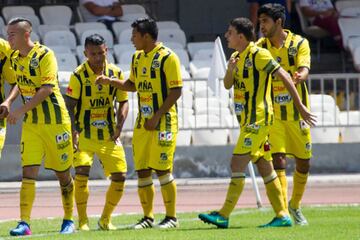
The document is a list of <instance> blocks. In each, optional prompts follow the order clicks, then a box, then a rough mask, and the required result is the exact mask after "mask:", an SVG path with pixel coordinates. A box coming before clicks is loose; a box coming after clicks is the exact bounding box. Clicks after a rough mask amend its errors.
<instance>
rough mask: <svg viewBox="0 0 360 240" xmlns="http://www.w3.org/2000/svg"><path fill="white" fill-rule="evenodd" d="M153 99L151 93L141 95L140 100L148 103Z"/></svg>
mask: <svg viewBox="0 0 360 240" xmlns="http://www.w3.org/2000/svg"><path fill="white" fill-rule="evenodd" d="M151 101H152V96H151V95H149V96H141V97H140V102H142V103H148V102H151Z"/></svg>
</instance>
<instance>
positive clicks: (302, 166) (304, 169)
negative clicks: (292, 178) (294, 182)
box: [296, 158, 310, 174]
mask: <svg viewBox="0 0 360 240" xmlns="http://www.w3.org/2000/svg"><path fill="white" fill-rule="evenodd" d="M309 170H310V160H309V159H299V158H297V159H296V171H298V172H299V173H303V174H306V173H308V172H309Z"/></svg>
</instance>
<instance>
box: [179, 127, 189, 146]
mask: <svg viewBox="0 0 360 240" xmlns="http://www.w3.org/2000/svg"><path fill="white" fill-rule="evenodd" d="M191 135H192V130H184V129H182V130H180V131H179V132H178V134H177V138H176V146H190V145H191Z"/></svg>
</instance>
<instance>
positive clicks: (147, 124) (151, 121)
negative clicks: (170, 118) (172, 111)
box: [144, 114, 160, 131]
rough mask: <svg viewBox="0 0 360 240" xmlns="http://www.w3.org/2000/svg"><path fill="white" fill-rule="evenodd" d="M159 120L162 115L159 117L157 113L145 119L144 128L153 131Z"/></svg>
mask: <svg viewBox="0 0 360 240" xmlns="http://www.w3.org/2000/svg"><path fill="white" fill-rule="evenodd" d="M159 121H160V117H157V115H156V114H155V115H154V116H153V117H152V118H150V119H147V120H145V123H144V128H145V129H146V130H148V131H153V130H155V128H156V126H157V125H158V123H159Z"/></svg>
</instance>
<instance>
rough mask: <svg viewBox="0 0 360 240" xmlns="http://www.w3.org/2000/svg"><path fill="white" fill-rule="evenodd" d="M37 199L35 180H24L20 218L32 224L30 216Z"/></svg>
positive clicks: (21, 192)
mask: <svg viewBox="0 0 360 240" xmlns="http://www.w3.org/2000/svg"><path fill="white" fill-rule="evenodd" d="M34 199H35V180H33V179H27V178H23V180H22V183H21V189H20V218H21V221H25V222H27V223H30V215H31V210H32V206H33V203H34Z"/></svg>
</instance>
